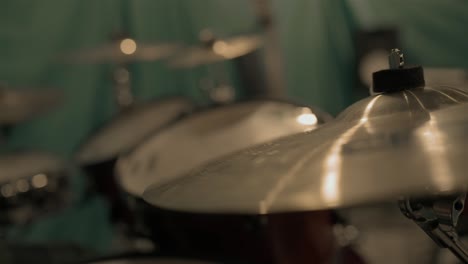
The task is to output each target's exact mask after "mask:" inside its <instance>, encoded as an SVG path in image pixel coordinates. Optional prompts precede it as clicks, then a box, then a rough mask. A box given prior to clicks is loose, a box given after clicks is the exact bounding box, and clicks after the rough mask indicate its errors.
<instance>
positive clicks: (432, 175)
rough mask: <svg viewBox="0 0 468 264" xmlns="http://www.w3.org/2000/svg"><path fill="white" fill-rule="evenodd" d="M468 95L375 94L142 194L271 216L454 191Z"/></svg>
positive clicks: (159, 201)
mask: <svg viewBox="0 0 468 264" xmlns="http://www.w3.org/2000/svg"><path fill="white" fill-rule="evenodd" d="M467 101H468V93H467V92H466V91H463V90H459V89H454V88H448V87H438V88H431V87H420V88H415V89H411V90H404V91H400V92H394V93H388V94H379V95H376V96H372V97H369V98H367V99H364V100H362V101H360V102H358V103H356V104H354V105H352V106H351V107H349V108H348V109H347V110H345V111H344V112H343V113H342V114H341V115H340V116H338V118H337V119H336V120H334V121H332V122H330V123H328V124H325V125H324V126H322V127H321V128H319V129H317V130H315V131H312V132H310V133H303V134H299V135H295V136H291V137H288V138H284V139H280V140H277V141H273V142H271V143H268V144H264V145H260V146H257V147H253V148H250V149H247V150H244V151H241V152H238V153H237V154H233V155H231V156H229V157H227V158H225V159H222V160H219V161H218V162H214V163H211V164H209V165H206V166H204V167H201V168H200V169H197V170H194V171H192V172H191V173H189V174H188V175H187V176H186V177H182V178H179V179H175V180H173V181H168V182H167V183H165V184H162V185H155V186H152V187H150V188H148V189H147V190H146V191H145V193H144V194H143V197H144V199H145V200H146V201H148V202H149V203H151V204H153V205H155V206H159V207H163V208H171V209H176V210H185V211H195V212H210V213H255V214H257V213H260V214H265V213H273V212H287V211H309V210H322V209H330V208H336V207H347V206H353V205H359V204H365V203H373V202H378V201H380V200H383V199H397V198H398V197H399V195H402V194H406V193H411V194H417V193H420V192H425V191H426V189H427V187H428V186H430V187H432V188H435V189H436V190H448V189H455V188H456V187H459V186H462V184H461V183H466V181H467V180H468V176H467V175H466V171H467V170H468V163H467V162H466V158H465V157H466V155H467V154H468V140H467V137H466V135H467V131H468V114H466V113H467V111H468V105H467V104H466V103H465V102H467ZM462 103H463V104H462ZM453 105H460V106H459V107H454V106H453ZM448 106H451V108H446V107H448ZM444 108H446V109H444ZM462 111H463V112H462ZM455 113H456V114H455Z"/></svg>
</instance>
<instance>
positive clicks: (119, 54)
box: [60, 38, 180, 64]
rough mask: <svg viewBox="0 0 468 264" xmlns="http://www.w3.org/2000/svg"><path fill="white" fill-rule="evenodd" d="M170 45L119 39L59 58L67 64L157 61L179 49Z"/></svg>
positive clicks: (177, 46)
mask: <svg viewBox="0 0 468 264" xmlns="http://www.w3.org/2000/svg"><path fill="white" fill-rule="evenodd" d="M179 48H180V47H179V45H177V44H170V43H143V42H137V41H136V40H134V39H131V38H125V39H121V40H118V41H115V42H111V43H107V44H104V45H102V46H100V47H96V48H92V49H86V50H81V51H76V52H72V53H70V54H66V55H64V56H62V57H61V58H60V60H61V61H64V62H67V63H91V64H94V63H129V62H134V61H158V60H162V59H165V58H167V57H169V56H171V55H172V54H174V52H176V51H177V50H178V49H179Z"/></svg>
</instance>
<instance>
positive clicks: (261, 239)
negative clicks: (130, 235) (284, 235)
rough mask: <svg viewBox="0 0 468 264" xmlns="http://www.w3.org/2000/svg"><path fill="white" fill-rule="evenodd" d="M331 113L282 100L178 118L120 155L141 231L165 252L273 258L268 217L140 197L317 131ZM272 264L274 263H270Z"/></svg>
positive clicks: (124, 182) (120, 171) (118, 168)
mask: <svg viewBox="0 0 468 264" xmlns="http://www.w3.org/2000/svg"><path fill="white" fill-rule="evenodd" d="M328 120H331V116H330V115H328V114H326V113H324V112H322V111H320V110H318V109H314V108H310V107H305V106H301V105H296V104H291V103H289V102H284V101H275V100H257V101H249V102H243V103H236V104H232V105H226V106H220V107H216V108H214V109H209V110H205V111H200V112H198V113H195V114H193V115H191V116H188V117H187V118H185V119H182V120H181V121H179V122H177V123H175V124H174V125H172V126H170V127H168V128H166V129H165V130H163V131H161V132H159V133H157V134H155V135H154V136H153V137H151V138H149V139H148V140H146V141H145V142H144V143H143V144H141V145H139V146H138V147H137V148H136V149H135V150H134V151H132V152H131V153H129V154H128V155H125V156H122V157H120V158H119V160H118V162H117V165H116V173H117V178H118V181H119V182H120V186H121V188H122V189H123V190H124V192H126V193H127V194H129V196H128V200H129V203H130V204H131V206H132V208H133V213H134V215H135V216H138V217H137V219H135V226H134V228H135V229H136V230H137V233H142V234H146V235H148V236H150V237H152V239H153V241H155V243H156V244H157V245H158V247H159V248H160V249H161V250H162V251H163V252H169V253H173V254H183V255H185V254H189V255H197V256H200V257H206V256H213V257H219V258H222V259H237V258H239V259H242V260H246V259H247V260H251V261H252V262H255V263H268V262H269V261H271V259H270V258H269V252H270V249H269V246H268V242H267V240H268V239H267V237H266V234H265V233H264V230H263V229H262V228H260V227H261V226H262V225H263V224H262V221H263V220H264V219H262V218H260V217H252V216H247V215H235V216H233V215H214V214H206V215H201V214H190V213H181V212H172V211H169V210H165V209H162V208H154V207H151V206H149V205H148V204H146V203H145V202H144V201H143V200H142V199H141V196H142V193H143V191H144V190H145V188H146V187H148V186H149V185H151V184H161V183H164V182H165V181H166V180H168V179H173V178H175V177H179V176H183V175H184V174H185V173H187V172H188V171H190V170H191V169H194V168H196V167H198V166H200V165H202V164H204V163H206V162H210V161H213V160H215V159H218V158H221V157H222V156H224V155H227V154H229V153H232V152H235V151H238V150H241V149H244V148H247V147H250V146H253V145H256V144H261V143H265V142H268V141H270V140H273V139H276V138H279V137H283V136H287V135H291V134H295V133H300V132H304V131H310V130H314V129H316V128H317V127H319V126H320V125H321V124H323V123H324V122H326V121H328ZM270 263H271V262H270Z"/></svg>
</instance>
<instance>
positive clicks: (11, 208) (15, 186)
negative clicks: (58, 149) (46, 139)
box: [0, 151, 72, 225]
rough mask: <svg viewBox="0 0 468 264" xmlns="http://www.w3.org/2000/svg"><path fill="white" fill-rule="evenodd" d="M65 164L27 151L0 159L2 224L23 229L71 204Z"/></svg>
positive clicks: (57, 159)
mask: <svg viewBox="0 0 468 264" xmlns="http://www.w3.org/2000/svg"><path fill="white" fill-rule="evenodd" d="M67 172H68V170H67V167H66V164H65V163H64V162H63V161H62V160H60V159H59V158H57V157H55V156H54V155H51V154H48V153H43V152H37V151H26V152H16V153H11V154H4V155H1V156H0V223H1V224H3V225H10V224H16V225H22V224H26V223H29V222H31V221H33V220H35V219H36V218H38V217H40V216H42V215H45V214H48V213H51V212H55V211H57V210H59V209H62V208H64V207H65V206H67V205H69V204H70V202H71V195H72V193H71V191H70V181H69V178H68V173H67Z"/></svg>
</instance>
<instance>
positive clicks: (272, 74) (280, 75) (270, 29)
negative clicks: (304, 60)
mask: <svg viewBox="0 0 468 264" xmlns="http://www.w3.org/2000/svg"><path fill="white" fill-rule="evenodd" d="M252 5H253V7H254V11H255V13H256V15H257V20H258V23H259V24H260V26H261V27H262V28H263V30H264V32H265V48H264V52H265V56H264V60H265V62H264V65H265V70H266V76H265V79H266V83H267V89H268V90H267V91H266V92H267V93H268V94H267V96H271V97H284V96H286V93H287V91H286V81H285V77H284V63H283V58H282V52H281V47H280V45H279V42H280V39H279V34H278V30H277V27H276V23H275V20H274V17H273V11H272V6H273V4H272V0H252Z"/></svg>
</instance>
